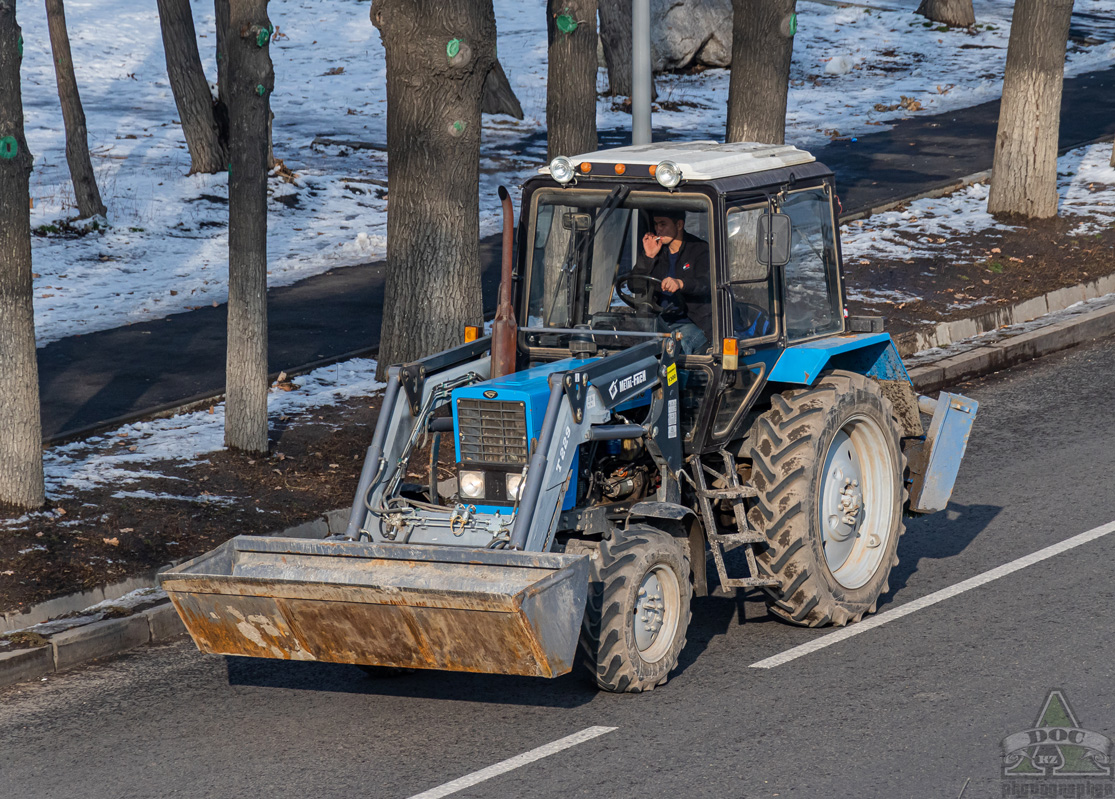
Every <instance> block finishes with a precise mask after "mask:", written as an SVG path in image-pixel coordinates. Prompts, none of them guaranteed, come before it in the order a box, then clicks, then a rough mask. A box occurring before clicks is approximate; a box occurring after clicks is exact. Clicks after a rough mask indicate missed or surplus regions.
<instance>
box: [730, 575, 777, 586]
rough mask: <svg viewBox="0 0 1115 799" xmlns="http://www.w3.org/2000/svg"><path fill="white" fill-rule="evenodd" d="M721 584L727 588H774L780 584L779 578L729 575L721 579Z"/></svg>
mask: <svg viewBox="0 0 1115 799" xmlns="http://www.w3.org/2000/svg"><path fill="white" fill-rule="evenodd" d="M720 584H721V585H722V586H724V587H725V588H774V587H776V586H777V585H778V580H772V579H769V578H766V577H729V578H728V579H727V580H721V581H720Z"/></svg>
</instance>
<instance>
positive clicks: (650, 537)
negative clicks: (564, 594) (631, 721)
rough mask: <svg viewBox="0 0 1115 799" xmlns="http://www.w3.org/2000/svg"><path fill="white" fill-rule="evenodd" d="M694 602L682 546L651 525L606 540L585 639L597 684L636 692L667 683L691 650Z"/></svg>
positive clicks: (595, 568) (596, 563)
mask: <svg viewBox="0 0 1115 799" xmlns="http://www.w3.org/2000/svg"><path fill="white" fill-rule="evenodd" d="M692 596H693V589H692V586H691V585H690V582H689V555H688V551H687V547H686V544H685V542H684V541H679V540H678V539H676V538H674V537H673V536H672V535H670V534H669V533H666V532H663V531H662V530H658V529H656V528H654V527H650V526H648V525H632V526H631V527H629V528H627V529H626V530H623V531H617V532H616V533H615V534H614V535H613V537H612V538H611V539H610V540H603V541H601V542H600V547H599V549H598V550H597V551H596V553H595V554H594V555H593V558H592V575H591V582H590V584H589V599H588V606H587V608H586V610H585V622H584V629H583V631H582V633H581V650H582V652H583V653H584V655H585V665H586V666H587V667H588V670H589V673H590V674H591V676H592V679H593V680H594V681H595V682H596V684H597V685H598V686H599V687H600V688H603V689H604V690H605V691H616V692H629V693H638V692H640V691H650V690H653V689H654V687H655V686H657V685H661V684H662V683H664V682H666V678H667V676H668V675H669V673H670V672H671V671H672V670H673V668H674V667H675V666H677V662H678V656H679V655H680V654H681V650H682V648H684V646H685V633H686V630H687V629H688V628H689V619H690V617H691V615H692V614H691V612H690V607H689V605H690V600H691V599H692Z"/></svg>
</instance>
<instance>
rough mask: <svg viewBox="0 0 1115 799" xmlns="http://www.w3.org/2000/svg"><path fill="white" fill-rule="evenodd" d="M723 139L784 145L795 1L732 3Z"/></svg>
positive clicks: (794, 24) (748, 0) (753, 0)
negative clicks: (726, 114) (728, 74)
mask: <svg viewBox="0 0 1115 799" xmlns="http://www.w3.org/2000/svg"><path fill="white" fill-rule="evenodd" d="M732 6H733V10H734V11H735V15H734V19H733V26H732V76H731V80H730V82H729V84H728V132H727V140H728V141H730V142H733V141H754V142H762V143H764V144H784V143H785V141H786V99H787V95H788V93H789V90H790V62H791V60H792V59H793V55H794V34H795V33H796V32H797V14H796V13H795V12H796V9H797V2H796V0H732Z"/></svg>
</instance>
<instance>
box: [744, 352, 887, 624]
mask: <svg viewBox="0 0 1115 799" xmlns="http://www.w3.org/2000/svg"><path fill="white" fill-rule="evenodd" d="M900 429H901V427H900V425H899V423H898V421H897V419H896V418H895V415H894V409H893V407H892V406H891V403H890V401H889V400H888V399H887V398H886V397H885V396H884V395H883V393H882V391H881V390H880V388H879V386H878V384H877V383H875V382H874V381H873V380H870V379H869V378H866V377H863V376H862V375H858V374H853V373H849V372H833V373H831V374H828V375H825V376H824V377H822V378H821V379H820V380H818V381H817V383H816V385H814V386H813V387H811V388H807V389H802V390H794V391H787V392H784V393H783V394H776V395H774V396H773V397H772V398H771V409H770V410H769V411H767V412H766V413H764V414H763V415H762V416H760V417H759V419H758V420H757V421H756V423H755V427H754V428H753V429H752V433H751V447H750V454H751V460H752V482H753V484H754V486H755V488H756V489H757V490H758V492H759V494H758V499H757V502H756V505H755V506H754V507H753V508H752V509H751V511H750V512H749V514H748V518H749V520H750V521H751V523H752V525H753V526H754V527H755V528H756V529H758V530H760V531H762V532H763V533H764V535H765V536H766V539H767V542H766V544H765V546H764V547H763V548H762V549H761V551H759V552H758V553H757V560H758V564H759V568H760V570H761V571H762V572H763V573H764V574H765V575H768V576H770V577H774V578H775V579H777V580H778V581H779V586H778V587H777V588H774V589H770V590H769V594H770V610H771V612H772V613H774V614H775V615H776V616H779V617H780V618H782V619H785V620H786V621H790V622H793V623H795V624H802V625H805V626H808V627H819V626H822V625H825V624H829V623H832V624H837V625H843V624H847V623H848V622H851V621H859V619H860V618H862V617H863V615H864V614H865V613H874V612H875V609H876V606H877V604H878V601H879V597H880V596H882V595H883V594H885V593H886V592H887V591H888V590H889V583H888V578H889V576H890V570H891V568H892V567H893V566H894V565H895V564H897V563H898V556H897V550H898V538H899V536H901V535H902V533H903V532H905V529H906V528H905V525H904V524H903V522H902V505H903V502H904V501H905V486H904V484H903V474H904V471H905V466H906V463H905V458H904V457H903V455H902V449H901V444H900V441H899V432H898V431H899V430H900Z"/></svg>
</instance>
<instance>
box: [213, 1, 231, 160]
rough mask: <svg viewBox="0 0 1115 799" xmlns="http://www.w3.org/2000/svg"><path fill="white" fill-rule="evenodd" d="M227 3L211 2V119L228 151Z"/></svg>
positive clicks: (218, 137) (218, 138)
mask: <svg viewBox="0 0 1115 799" xmlns="http://www.w3.org/2000/svg"><path fill="white" fill-rule="evenodd" d="M228 3H229V0H213V14H214V17H215V18H216V27H217V30H216V34H217V53H216V60H217V102H216V103H214V105H213V118H214V120H215V121H216V123H217V140H218V141H220V143H221V146H222V147H224V148H225V149H228V14H229V11H228Z"/></svg>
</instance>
